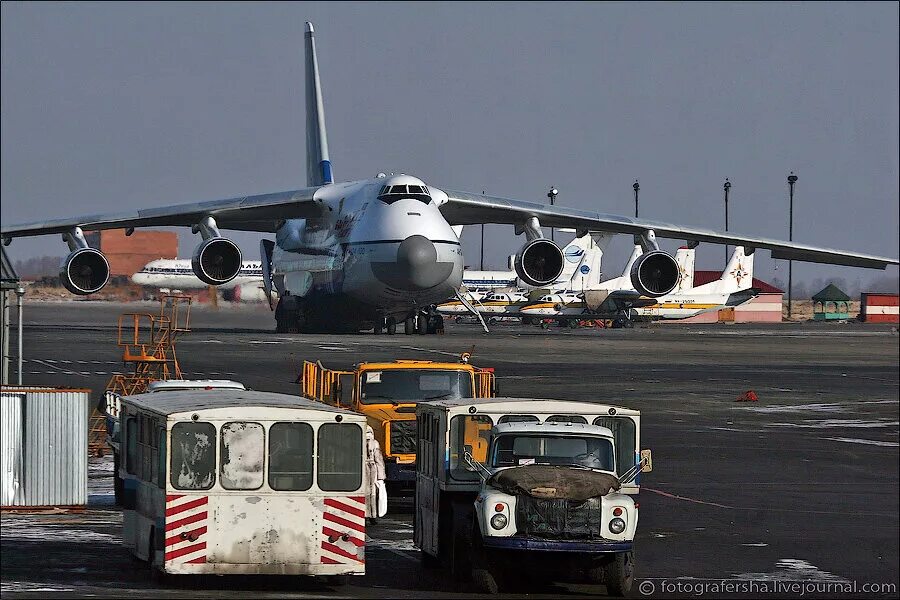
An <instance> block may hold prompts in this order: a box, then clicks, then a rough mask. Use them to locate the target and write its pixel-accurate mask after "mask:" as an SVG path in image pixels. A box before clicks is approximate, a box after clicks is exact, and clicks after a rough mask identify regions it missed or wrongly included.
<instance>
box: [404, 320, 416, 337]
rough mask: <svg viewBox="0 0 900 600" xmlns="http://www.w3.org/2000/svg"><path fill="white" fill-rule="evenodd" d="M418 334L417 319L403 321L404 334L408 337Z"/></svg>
mask: <svg viewBox="0 0 900 600" xmlns="http://www.w3.org/2000/svg"><path fill="white" fill-rule="evenodd" d="M415 332H416V317H415V316H412V317H408V318H407V319H406V320H405V321H403V333H405V334H406V335H412V334H414V333H415Z"/></svg>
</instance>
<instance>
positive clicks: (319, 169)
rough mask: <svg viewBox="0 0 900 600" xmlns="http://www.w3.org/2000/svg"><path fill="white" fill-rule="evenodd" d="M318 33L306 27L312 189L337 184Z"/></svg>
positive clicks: (308, 177) (308, 168) (308, 156)
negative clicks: (329, 137) (326, 125)
mask: <svg viewBox="0 0 900 600" xmlns="http://www.w3.org/2000/svg"><path fill="white" fill-rule="evenodd" d="M314 34H315V29H313V25H312V23H310V22H308V21H307V23H306V34H305V38H306V182H307V185H309V186H310V187H313V186H319V185H325V184H328V183H334V174H333V173H332V171H331V161H330V160H329V158H328V135H327V133H326V132H325V107H324V105H323V103H322V83H321V81H319V61H318V60H317V59H316V39H315V35H314Z"/></svg>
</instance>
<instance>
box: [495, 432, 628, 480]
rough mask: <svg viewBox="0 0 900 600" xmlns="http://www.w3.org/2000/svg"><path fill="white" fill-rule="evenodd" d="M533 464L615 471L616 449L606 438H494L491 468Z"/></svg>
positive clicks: (518, 434) (512, 436) (530, 435)
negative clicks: (614, 451) (614, 449)
mask: <svg viewBox="0 0 900 600" xmlns="http://www.w3.org/2000/svg"><path fill="white" fill-rule="evenodd" d="M534 464H538V465H557V466H577V467H587V468H589V469H599V470H602V471H615V460H614V459H613V445H612V443H611V442H610V441H609V440H608V439H606V438H600V437H593V436H573V435H566V436H547V435H535V434H524V433H517V434H505V435H500V436H498V437H497V438H495V440H494V450H493V453H492V455H491V466H493V467H494V468H498V467H518V466H522V465H534Z"/></svg>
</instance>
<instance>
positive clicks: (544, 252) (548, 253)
mask: <svg viewBox="0 0 900 600" xmlns="http://www.w3.org/2000/svg"><path fill="white" fill-rule="evenodd" d="M515 267H516V273H517V274H518V275H519V279H521V280H522V281H524V282H525V283H527V284H528V285H532V286H535V287H541V286H544V285H547V284H548V283H553V282H554V281H556V279H557V278H558V277H559V276H560V274H561V273H562V271H563V253H562V250H560V248H559V246H557V245H556V244H555V243H553V242H552V241H551V240H548V239H547V238H537V239H534V240H531V241H530V242H528V243H527V244H525V245H524V246H522V249H521V250H519V253H518V254H516V259H515Z"/></svg>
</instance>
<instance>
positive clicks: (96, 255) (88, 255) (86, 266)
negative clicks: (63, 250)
mask: <svg viewBox="0 0 900 600" xmlns="http://www.w3.org/2000/svg"><path fill="white" fill-rule="evenodd" d="M59 280H60V281H61V282H62V284H63V285H64V286H65V287H66V289H67V290H69V291H70V292H72V293H73V294H78V295H79V296H86V295H87V294H93V293H94V292H99V291H100V290H102V289H103V286H104V285H106V282H107V281H109V262H107V260H106V257H105V256H103V253H102V252H100V251H99V250H97V249H95V248H79V249H78V250H76V251H75V252H73V253H72V254H70V255H69V256H67V257H66V259H65V260H64V261H63V264H62V266H61V267H60V268H59Z"/></svg>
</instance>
